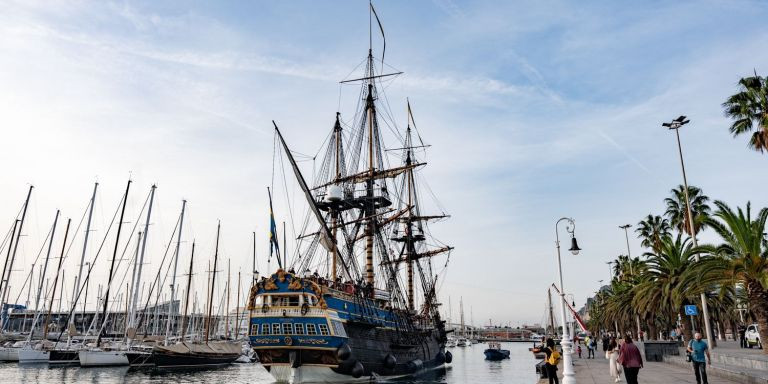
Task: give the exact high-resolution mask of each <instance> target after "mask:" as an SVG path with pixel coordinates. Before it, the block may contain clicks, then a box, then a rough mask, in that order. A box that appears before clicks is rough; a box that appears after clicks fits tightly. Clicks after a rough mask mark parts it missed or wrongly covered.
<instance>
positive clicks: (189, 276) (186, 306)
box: [181, 240, 195, 341]
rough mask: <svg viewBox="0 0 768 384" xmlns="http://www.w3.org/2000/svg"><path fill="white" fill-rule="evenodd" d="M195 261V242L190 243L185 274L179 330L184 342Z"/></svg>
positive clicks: (187, 325)
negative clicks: (180, 326) (187, 271)
mask: <svg viewBox="0 0 768 384" xmlns="http://www.w3.org/2000/svg"><path fill="white" fill-rule="evenodd" d="M194 259H195V241H194V240H193V241H192V255H191V256H190V257H189V273H188V274H187V293H186V297H185V298H184V318H183V320H182V321H183V322H184V324H183V325H182V330H181V340H182V341H184V337H185V336H186V335H187V328H188V327H189V318H187V312H188V311H189V291H190V290H191V289H192V261H193V260H194Z"/></svg>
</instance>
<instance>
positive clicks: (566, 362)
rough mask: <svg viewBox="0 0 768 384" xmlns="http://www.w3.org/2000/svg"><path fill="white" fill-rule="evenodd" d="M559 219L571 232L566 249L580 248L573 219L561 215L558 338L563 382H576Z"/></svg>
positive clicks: (567, 383)
mask: <svg viewBox="0 0 768 384" xmlns="http://www.w3.org/2000/svg"><path fill="white" fill-rule="evenodd" d="M561 221H567V222H568V224H566V226H565V230H566V231H567V232H568V233H570V234H571V248H570V249H568V250H569V251H571V253H573V254H574V255H578V254H579V251H580V250H581V248H579V244H578V243H577V242H576V236H575V235H574V230H575V229H576V224H575V223H574V222H573V219H571V218H569V217H563V218H561V219H560V220H558V221H557V222H556V223H555V245H556V247H557V269H558V272H559V274H560V318H561V320H562V324H563V337H562V338H561V339H560V345H561V346H562V347H563V384H576V374H575V372H574V371H573V362H572V356H571V353H572V352H571V351H572V349H571V338H572V336H571V335H570V333H569V332H568V326H567V325H566V324H567V322H566V317H565V307H566V305H567V304H566V301H565V288H564V287H563V264H562V262H561V259H560V235H559V234H558V231H557V226H558V225H559V224H560V222H561Z"/></svg>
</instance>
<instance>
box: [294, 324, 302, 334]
mask: <svg viewBox="0 0 768 384" xmlns="http://www.w3.org/2000/svg"><path fill="white" fill-rule="evenodd" d="M293 328H294V330H295V331H296V334H297V335H303V334H304V324H302V323H296V324H294V325H293Z"/></svg>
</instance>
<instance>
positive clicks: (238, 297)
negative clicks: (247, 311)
mask: <svg viewBox="0 0 768 384" xmlns="http://www.w3.org/2000/svg"><path fill="white" fill-rule="evenodd" d="M242 289H243V288H242V286H241V285H240V271H237V301H236V302H235V303H236V304H235V311H237V314H236V315H235V340H237V337H238V336H240V335H239V333H240V332H239V331H240V291H241V290H242Z"/></svg>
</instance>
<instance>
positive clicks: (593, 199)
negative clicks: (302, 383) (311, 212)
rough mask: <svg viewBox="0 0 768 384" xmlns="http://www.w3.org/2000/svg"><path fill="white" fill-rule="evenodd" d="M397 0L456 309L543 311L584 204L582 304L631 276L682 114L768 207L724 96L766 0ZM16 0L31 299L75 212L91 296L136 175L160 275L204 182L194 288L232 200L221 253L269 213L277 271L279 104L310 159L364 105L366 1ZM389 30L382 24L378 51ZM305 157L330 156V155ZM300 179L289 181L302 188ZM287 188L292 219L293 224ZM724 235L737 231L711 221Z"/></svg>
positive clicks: (695, 164)
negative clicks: (88, 227)
mask: <svg viewBox="0 0 768 384" xmlns="http://www.w3.org/2000/svg"><path fill="white" fill-rule="evenodd" d="M374 5H375V6H376V9H377V12H378V15H379V17H380V19H381V22H382V25H383V28H384V31H385V35H386V56H385V63H386V64H387V65H388V67H386V69H387V70H399V71H403V72H404V74H403V75H401V76H399V77H397V78H396V79H394V81H391V82H388V83H387V88H386V94H387V100H388V101H389V105H390V107H391V111H392V114H393V116H394V121H395V122H398V124H399V126H400V128H401V129H402V127H403V126H404V124H405V121H406V116H405V100H406V98H408V100H410V102H411V105H412V107H413V109H414V114H415V118H416V121H417V123H418V129H419V133H420V135H421V137H422V138H423V139H424V141H425V142H426V143H427V144H429V145H430V147H429V149H428V150H427V151H426V161H427V162H428V166H427V167H425V168H424V169H423V170H421V171H419V176H420V177H421V178H423V179H424V180H427V181H428V183H429V186H430V188H431V190H433V191H434V193H435V195H437V197H438V199H439V202H440V206H441V207H443V208H444V210H445V212H446V213H448V214H450V215H451V219H450V220H446V221H443V222H440V223H437V224H435V225H433V226H432V227H431V230H432V233H433V234H435V235H436V236H437V237H438V238H439V239H440V240H441V241H443V242H445V243H448V244H451V245H452V246H454V247H455V250H454V251H453V252H452V253H451V255H450V260H449V263H448V268H447V269H446V271H445V276H444V279H443V280H442V285H441V287H440V292H439V296H440V298H441V300H442V301H443V303H445V304H446V305H445V306H444V309H446V310H447V309H448V305H447V303H448V302H449V298H450V302H451V304H452V305H451V308H452V317H453V318H454V319H456V318H458V302H459V300H460V299H461V300H463V303H464V311H465V317H466V318H467V321H468V322H469V321H470V320H472V321H473V322H474V323H475V324H477V325H480V324H488V323H489V322H490V321H492V322H493V324H510V325H513V326H517V325H520V324H523V323H534V322H542V321H543V320H544V317H545V299H546V291H547V287H548V286H549V285H550V284H551V283H553V282H556V279H557V276H558V275H557V271H558V270H557V256H556V251H555V222H556V221H557V220H558V219H559V218H561V217H572V218H573V219H574V220H575V222H576V228H575V233H576V236H577V238H578V240H579V244H580V246H581V248H583V251H582V252H581V253H580V254H579V255H578V256H573V255H571V254H569V253H563V255H562V256H563V257H562V266H563V276H564V287H565V291H566V292H567V293H569V294H573V296H574V297H573V300H574V301H575V302H576V304H577V306H581V305H583V303H584V301H585V300H586V298H587V297H588V296H590V295H592V294H593V292H594V291H596V290H597V289H598V287H599V283H598V280H607V279H608V278H609V275H608V273H609V272H608V265H606V261H609V260H612V259H614V258H615V257H616V256H617V255H619V254H625V253H626V251H627V250H626V242H625V237H624V232H623V230H621V229H619V228H618V226H619V225H623V224H627V223H629V224H633V225H634V226H636V224H637V222H638V221H639V220H641V219H642V218H643V217H645V216H646V215H648V214H649V213H654V214H661V213H663V210H664V203H663V199H664V198H665V197H668V196H669V194H670V192H669V191H670V189H671V188H673V187H675V186H677V185H678V184H680V183H681V182H682V175H681V171H680V163H679V158H678V154H677V145H676V142H675V138H674V135H673V134H672V132H669V131H667V130H666V129H664V128H662V127H661V123H663V122H666V121H670V120H671V119H673V118H675V117H677V116H679V115H687V116H689V118H690V119H691V123H690V124H689V125H687V126H685V127H684V128H683V129H682V131H681V132H680V133H681V140H682V147H683V152H684V157H685V162H686V171H687V174H688V180H689V183H690V184H691V185H695V186H699V187H701V188H702V189H703V191H704V193H705V194H707V195H708V196H710V197H711V198H713V199H719V200H723V201H725V202H727V203H728V204H730V205H732V206H743V205H745V204H746V202H747V201H751V202H752V204H753V206H755V207H764V206H768V198H767V197H766V195H765V194H764V193H761V192H760V191H763V190H765V188H766V187H767V186H768V181H767V179H766V178H764V177H760V176H757V177H756V174H755V172H758V174H757V175H759V174H760V172H761V171H760V170H761V169H764V167H765V164H766V161H767V160H766V157H765V156H766V155H765V154H760V153H757V152H754V151H751V150H749V149H748V148H747V140H748V138H745V137H739V138H732V137H731V135H730V133H729V132H728V127H729V120H728V119H727V118H726V117H724V116H723V112H722V107H721V103H722V102H723V101H725V99H726V98H727V97H728V96H729V95H730V94H732V93H734V92H736V90H737V88H736V84H737V82H738V80H739V78H741V77H744V76H748V75H751V74H752V73H754V72H755V71H756V72H757V73H759V74H762V75H765V74H766V71H768V68H767V67H766V64H765V63H767V62H768V50H766V49H765V47H766V46H768V31H766V29H765V28H764V21H765V19H766V16H768V7H767V4H766V3H765V2H762V1H745V0H734V1H676V2H661V1H644V2H615V1H583V2H569V1H511V2H495V1H467V2H462V1H450V0H435V1H421V2H412V1H394V0H393V1H377V2H375V3H374ZM0 7H1V8H2V9H3V10H4V11H3V12H2V13H0V135H1V136H0V137H2V139H1V140H0V163H2V164H3V167H2V169H3V177H2V178H0V231H7V230H8V229H10V227H11V225H12V223H13V220H14V218H15V217H16V215H17V213H18V211H19V209H20V207H21V206H22V204H23V200H24V197H25V195H26V192H27V189H28V187H29V185H30V184H32V185H34V186H35V188H34V192H33V194H32V201H31V203H30V209H29V212H28V218H27V223H26V224H25V229H24V232H23V235H24V236H23V237H22V242H21V244H20V246H19V247H20V248H19V254H18V256H17V261H16V265H15V267H14V272H13V274H12V280H11V286H12V291H11V295H12V297H16V296H18V295H21V297H22V299H21V301H24V300H25V298H23V297H24V296H25V295H26V291H24V292H23V293H21V294H20V293H19V290H20V287H21V285H22V284H23V283H24V279H25V278H26V276H27V275H28V273H29V268H30V265H31V264H32V262H33V261H34V259H35V257H36V256H37V254H38V252H39V251H40V250H41V249H43V253H42V255H43V257H44V256H45V249H46V248H44V243H43V240H44V238H45V236H46V234H47V233H48V230H49V228H50V226H51V224H52V222H53V217H54V214H55V212H56V210H57V209H61V211H62V218H67V217H69V218H72V222H73V223H72V228H73V229H72V231H73V233H75V232H77V233H78V235H77V236H78V237H77V238H76V240H75V242H76V243H75V245H73V246H72V248H71V249H70V251H69V253H68V254H67V258H66V259H65V261H64V269H65V271H66V273H65V276H66V278H67V280H66V284H65V285H66V286H67V288H66V290H65V294H66V295H67V296H69V295H71V292H72V288H71V287H72V284H74V283H73V280H72V277H73V276H74V275H76V274H77V263H78V262H79V255H80V252H82V245H81V243H80V242H81V241H82V236H83V232H84V224H82V227H81V228H80V229H79V230H78V231H74V228H75V227H76V225H77V223H78V222H80V220H81V218H82V217H83V214H84V212H85V211H84V210H85V208H86V205H87V203H88V199H89V198H90V194H91V191H92V189H93V183H94V182H96V181H98V182H99V183H100V184H99V192H98V194H97V203H96V204H95V212H94V225H93V228H92V232H91V233H92V236H91V240H89V242H90V245H89V246H88V252H87V255H88V256H87V257H88V259H92V258H93V257H94V255H96V251H97V249H98V245H99V244H100V243H101V241H102V236H103V235H104V233H105V232H106V227H107V225H108V223H109V222H110V219H111V217H112V215H113V214H114V212H115V210H116V209H117V206H118V203H119V201H120V199H121V196H122V193H123V191H124V188H125V183H126V181H127V180H128V179H129V178H130V179H131V180H133V184H132V186H131V194H130V195H129V201H128V207H127V211H126V219H125V220H124V221H125V222H126V223H127V225H126V226H125V228H130V227H131V226H133V225H136V224H137V223H141V225H143V218H140V217H139V213H140V211H141V208H142V205H143V204H144V202H145V200H146V198H147V195H148V193H149V189H150V186H151V185H152V184H157V187H158V188H157V194H156V198H155V206H154V208H153V217H152V220H151V225H150V233H149V239H148V245H147V247H148V255H149V256H148V262H147V264H146V266H145V268H147V269H148V271H149V272H148V273H145V275H146V276H145V278H144V279H145V280H149V279H150V278H152V277H153V276H154V274H155V273H157V268H158V266H159V259H160V258H162V254H163V252H164V250H165V248H166V246H167V245H168V243H169V241H171V235H172V231H173V227H174V225H175V223H176V220H177V218H178V215H179V211H180V209H181V201H182V199H186V200H187V201H188V205H187V215H186V218H185V223H184V227H185V229H184V232H183V239H182V246H181V254H182V255H183V256H182V258H181V260H180V262H179V272H178V276H179V279H181V278H182V277H183V274H184V273H186V272H185V271H184V270H183V269H184V268H186V266H187V262H188V260H189V259H188V254H189V252H190V248H191V243H192V241H193V240H194V241H196V256H195V258H196V262H195V268H194V270H195V272H194V273H195V275H194V281H195V283H194V285H195V287H196V289H199V290H202V289H204V288H203V287H204V286H205V284H206V283H205V272H204V271H205V270H206V268H207V266H206V263H207V261H208V260H209V259H210V258H211V257H212V255H213V252H214V242H215V236H216V225H217V221H218V220H221V225H222V230H221V233H222V235H221V242H220V244H221V245H220V256H221V259H222V260H224V261H223V262H224V263H225V264H226V262H227V261H226V260H229V262H230V263H231V266H230V269H231V271H232V274H233V276H236V274H237V271H241V272H242V273H244V274H247V273H248V271H250V268H251V265H250V264H251V254H252V232H256V233H257V240H256V242H257V249H256V251H257V255H258V263H259V265H258V266H257V269H260V270H261V271H266V270H267V263H266V253H267V252H268V248H267V247H268V243H267V233H268V232H267V225H268V218H269V216H268V200H267V194H266V187H267V186H272V185H274V184H273V178H274V177H275V176H274V175H273V144H274V137H273V131H272V123H271V121H272V120H275V121H276V122H278V124H279V125H280V127H281V130H282V131H283V132H284V135H285V137H286V140H287V141H288V142H289V144H290V145H291V147H292V150H294V151H296V152H297V153H301V154H307V155H308V156H309V157H310V158H311V156H313V155H314V154H316V153H317V152H318V151H319V150H320V144H321V143H322V142H323V140H325V138H326V136H327V134H328V132H329V131H330V129H331V127H332V124H333V119H334V116H335V113H336V112H337V111H339V112H341V113H342V118H343V119H344V118H346V119H347V120H349V119H351V116H352V113H353V112H354V108H355V106H356V105H357V99H356V96H357V93H356V92H357V91H356V90H355V89H351V88H350V87H347V86H340V85H339V81H340V80H343V79H345V78H349V77H350V75H352V74H354V73H359V71H360V68H358V64H360V63H361V62H362V61H363V60H364V59H365V56H366V54H367V49H368V44H369V41H368V13H367V7H368V4H367V2H366V1H336V2H316V1H290V2H286V1H253V2H227V1H221V2H195V1H178V2H176V1H169V2H154V1H153V2H141V1H138V2H112V1H99V2H89V1H72V2H35V1H23V2H15V1H10V2H9V1H0ZM381 47H382V42H381V38H380V36H378V35H374V54H375V55H377V57H379V55H380V54H381ZM355 71H357V72H355ZM347 122H351V121H347ZM301 159H302V160H303V161H302V162H301V166H302V168H303V171H304V172H305V173H307V174H311V172H312V164H313V162H312V161H311V160H308V158H307V157H304V156H302V157H301ZM287 176H290V174H289V175H287ZM281 177H282V176H281V174H280V172H278V174H277V178H278V184H279V178H281ZM288 184H289V185H287V186H286V187H288V188H293V190H291V191H290V192H289V193H288V194H287V196H290V198H291V199H292V200H286V201H290V202H291V203H292V204H293V203H296V204H298V203H300V200H299V199H300V197H301V196H300V195H299V194H298V193H299V191H298V190H296V188H295V185H294V184H291V183H290V182H289V183H288ZM276 194H278V193H276ZM282 195H286V194H285V193H282ZM276 200H279V199H278V198H277V197H276ZM283 200H284V199H283ZM283 200H281V201H276V203H277V205H276V207H275V208H276V209H275V211H276V212H275V213H276V216H277V220H278V221H282V220H287V221H291V220H289V219H290V217H291V213H293V211H292V210H289V209H288V208H287V205H286V201H283ZM294 210H296V211H297V212H296V213H295V214H296V215H297V216H300V212H301V209H300V208H294ZM3 218H4V219H3ZM3 223H4V224H3ZM64 225H65V224H64V221H60V222H59V226H58V229H57V237H56V239H57V240H56V241H57V242H56V243H54V245H55V246H54V251H52V257H58V256H57V255H58V252H59V251H60V250H58V248H60V246H61V245H60V244H61V240H62V239H63V234H62V231H63V228H64ZM289 225H293V224H289ZM296 225H298V224H296ZM559 230H560V238H561V240H562V241H563V245H564V246H565V247H564V248H568V247H569V243H568V236H567V233H566V232H565V228H564V227H563V226H561V227H560V228H559ZM127 232H129V231H127V230H126V231H125V232H124V233H127ZM124 236H128V235H124ZM70 239H71V238H70ZM124 239H125V238H124ZM702 239H703V240H704V241H707V242H714V241H717V238H716V237H715V235H713V234H712V233H707V232H705V233H703V234H702ZM125 241H126V240H121V244H122V245H121V246H120V252H121V253H122V252H123V251H122V250H123V249H126V255H127V256H125V257H123V259H125V258H129V257H130V256H131V253H132V252H133V249H134V246H135V238H134V239H131V241H132V243H130V245H128V246H127V248H126V245H125ZM629 243H630V244H629V245H630V251H631V253H632V255H639V254H641V253H643V252H645V250H643V249H642V248H641V247H640V241H639V240H638V239H637V238H636V237H635V236H634V234H633V233H630V238H629ZM104 247H105V248H104V250H102V251H101V253H99V255H100V256H99V257H100V259H99V260H98V261H97V266H96V267H95V268H94V279H95V280H94V284H98V283H97V281H98V280H99V279H101V280H102V281H105V280H106V275H107V268H108V267H107V265H108V263H107V261H106V260H108V259H109V258H110V257H111V252H112V250H113V248H111V247H114V243H113V240H111V239H108V240H107V241H106V242H105V246H104ZM289 248H290V242H289ZM197 255H200V256H199V257H198V256H197ZM444 261H445V259H444V258H443V259H441V261H440V262H438V264H440V263H443V262H444ZM126 265H127V262H126V264H123V265H122V270H121V271H122V272H120V273H119V274H120V276H121V279H122V278H123V277H122V276H124V275H125V271H126V270H127V268H126ZM270 267H271V269H274V267H275V266H274V264H272V265H271V266H270ZM226 268H227V267H226V265H224V266H223V267H222V265H221V264H219V266H218V267H217V270H219V271H223V272H225V273H226ZM149 275H152V276H149ZM222 276H224V275H220V277H219V279H223V277H222ZM128 280H129V278H128V279H126V280H123V281H122V282H121V284H120V286H121V287H123V288H121V289H122V290H124V286H125V283H126V282H127V281H128ZM178 282H181V280H179V281H178ZM178 282H177V283H178ZM232 284H235V283H234V282H233V283H232ZM218 289H219V290H220V289H221V286H219V288H218ZM243 290H247V288H245V287H244V288H243ZM200 295H202V293H200ZM33 296H34V295H33ZM233 296H234V293H233ZM233 299H234V297H233ZM90 300H91V299H89V305H94V303H93V302H91V301H90ZM199 300H203V298H202V296H201V297H200V298H199Z"/></svg>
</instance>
